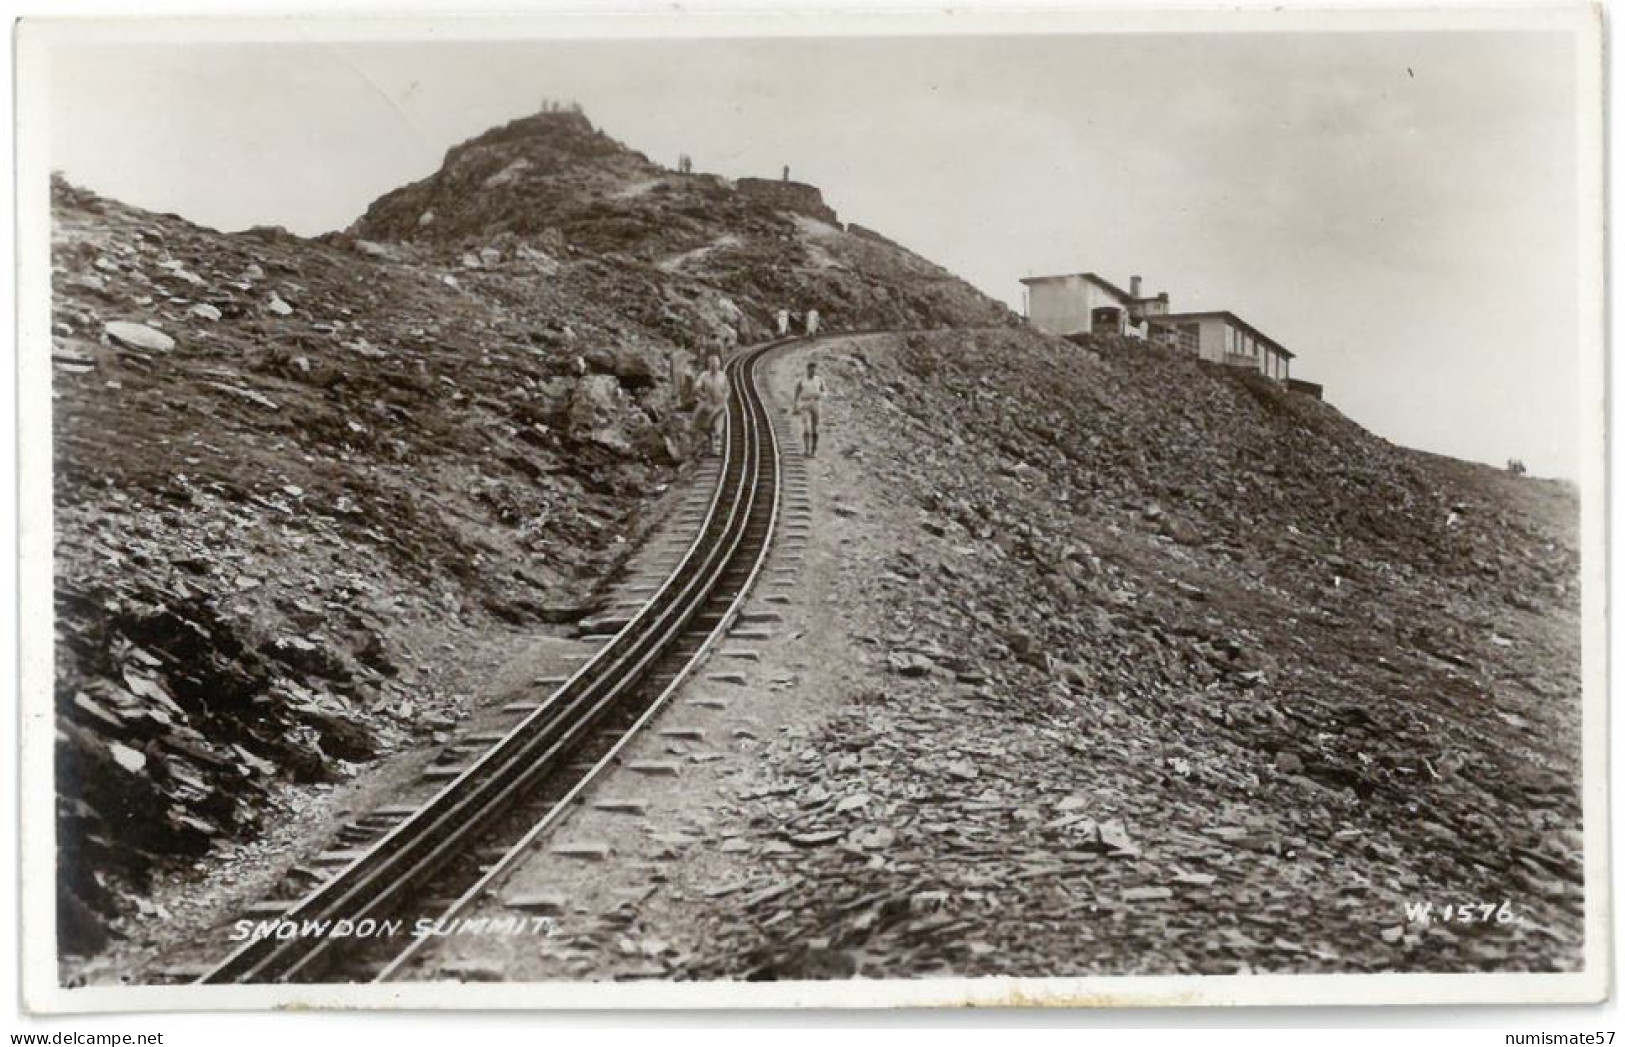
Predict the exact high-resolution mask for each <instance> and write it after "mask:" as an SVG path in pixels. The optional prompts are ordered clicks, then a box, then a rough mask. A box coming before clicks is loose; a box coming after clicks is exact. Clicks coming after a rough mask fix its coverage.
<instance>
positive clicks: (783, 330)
mask: <svg viewBox="0 0 1625 1047" xmlns="http://www.w3.org/2000/svg"><path fill="white" fill-rule="evenodd" d="M789 333H790V310H788V309H780V310H779V337H780V338H783V337H784V336H785V335H787V334H789Z"/></svg>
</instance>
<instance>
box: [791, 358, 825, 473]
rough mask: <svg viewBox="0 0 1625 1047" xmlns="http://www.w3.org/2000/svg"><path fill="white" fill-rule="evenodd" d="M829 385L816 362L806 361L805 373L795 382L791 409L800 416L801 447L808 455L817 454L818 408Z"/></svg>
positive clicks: (821, 404) (820, 406)
mask: <svg viewBox="0 0 1625 1047" xmlns="http://www.w3.org/2000/svg"><path fill="white" fill-rule="evenodd" d="M828 393H829V387H828V386H826V385H825V384H824V379H823V376H821V375H820V374H819V373H818V362H817V361H816V360H808V361H807V374H806V376H805V377H803V378H801V379H799V380H798V381H797V382H796V397H795V403H794V405H793V408H792V410H793V411H794V412H795V413H796V414H799V415H800V416H801V449H802V451H803V452H805V453H806V454H807V455H808V457H812V456H815V455H817V454H818V421H819V418H818V416H819V413H820V408H822V406H823V403H824V397H825V396H826V395H827V394H828Z"/></svg>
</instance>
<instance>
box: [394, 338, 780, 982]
mask: <svg viewBox="0 0 1625 1047" xmlns="http://www.w3.org/2000/svg"><path fill="white" fill-rule="evenodd" d="M764 355H765V352H764V353H758V354H755V355H753V356H752V357H751V358H749V359H748V360H746V361H744V362H743V363H741V365H740V366H739V367H738V368H737V369H736V375H738V376H739V377H737V378H736V381H740V382H743V383H747V384H748V383H752V382H754V370H755V367H756V365H757V364H758V363H759V362H760V361H761V359H762V357H763V356H764ZM747 372H748V373H747ZM745 402H746V403H747V405H748V407H747V410H750V411H753V412H755V413H756V414H757V415H758V416H759V419H760V421H759V423H758V424H759V427H760V428H759V431H760V432H763V433H765V434H766V441H767V442H768V444H769V449H770V451H771V453H770V454H769V455H767V456H766V457H765V458H764V459H763V461H765V462H766V463H768V464H769V465H770V466H771V469H770V470H769V471H768V477H767V478H766V479H765V481H764V477H763V476H762V474H761V473H759V474H758V476H757V485H758V488H761V487H763V486H765V487H766V488H767V490H766V492H765V494H766V496H767V498H768V499H769V501H768V504H767V520H766V523H765V527H764V533H763V535H762V539H761V545H760V547H759V548H758V549H757V550H756V551H755V554H754V556H752V558H751V562H750V565H749V568H750V573H749V575H748V576H747V577H746V578H745V580H744V582H743V583H742V584H740V585H739V586H737V587H736V588H735V589H734V591H733V593H732V599H731V601H730V602H729V604H728V607H727V608H726V610H724V611H723V612H722V614H721V616H720V618H719V619H718V621H717V624H716V625H715V626H714V627H713V628H712V629H711V630H710V632H708V633H707V634H706V636H705V638H704V640H703V641H702V642H701V644H700V646H699V647H698V648H697V649H696V650H695V651H694V653H693V654H692V655H690V656H689V657H688V658H687V659H686V660H685V661H684V664H683V665H682V666H681V667H679V668H678V669H677V671H676V672H675V673H674V675H673V676H672V679H671V681H670V682H669V683H667V684H666V686H665V687H664V688H662V689H661V691H660V693H659V694H658V695H657V696H656V697H655V698H654V699H653V700H652V701H650V703H649V704H648V706H647V707H646V708H645V709H644V711H643V713H642V714H641V715H640V716H639V717H638V718H637V720H636V721H635V722H634V723H632V724H631V725H630V726H629V727H627V728H626V730H625V731H624V732H623V733H622V734H621V736H620V737H619V738H617V739H616V741H615V743H614V745H613V746H611V747H610V749H609V750H608V751H607V752H605V753H604V754H603V755H602V756H601V757H599V759H598V760H597V762H595V763H594V764H593V765H592V766H591V767H590V768H588V769H587V770H586V771H585V772H584V773H583V774H582V775H581V776H580V777H579V778H578V779H577V780H576V782H575V783H574V784H573V785H572V786H571V787H570V788H569V790H568V791H566V792H565V794H564V795H563V796H561V797H560V798H559V799H557V800H556V801H554V803H553V805H552V806H551V807H550V808H549V810H548V811H547V813H546V814H545V815H543V816H542V817H541V818H540V819H538V820H537V821H536V822H535V824H533V825H532V826H531V828H530V829H529V830H528V831H527V832H526V833H525V835H524V836H522V837H521V838H520V839H519V840H518V841H516V842H515V843H514V844H513V845H512V846H511V847H509V848H508V850H507V851H506V852H505V853H504V854H503V855H502V856H501V857H500V858H499V859H497V861H496V862H494V863H493V864H492V865H491V867H490V868H488V869H487V870H486V871H485V872H484V873H483V874H482V875H481V876H480V878H479V879H478V881H476V882H475V883H474V884H473V885H472V886H470V887H469V888H468V889H467V890H465V891H464V892H463V893H462V894H461V895H460V896H458V897H457V898H456V899H455V900H454V901H453V902H452V903H451V904H450V905H448V906H446V907H445V908H444V909H443V910H442V911H441V913H440V915H439V916H438V917H437V918H436V919H437V922H438V923H441V924H445V923H446V922H447V921H451V920H455V919H456V918H457V917H459V916H461V915H462V914H464V913H465V912H467V911H468V910H469V909H470V908H472V907H473V906H474V904H475V903H476V902H478V901H479V899H480V898H482V897H484V896H485V895H487V894H489V893H490V892H491V891H492V890H493V889H494V888H495V887H496V886H497V885H498V883H499V882H500V881H501V880H502V879H503V878H504V877H506V875H507V874H508V872H509V871H511V870H512V869H513V867H514V866H515V865H517V864H518V863H519V862H520V861H521V860H522V859H523V858H524V857H525V856H526V855H527V854H529V853H530V852H531V850H532V848H534V847H535V845H536V843H537V841H538V840H540V839H541V838H542V837H543V836H545V835H546V834H547V833H548V832H550V831H551V830H552V829H553V827H554V826H555V825H557V824H558V822H559V821H561V820H562V819H563V818H564V817H565V815H567V814H569V813H570V811H571V809H572V808H573V807H574V806H575V804H576V803H578V802H580V800H581V798H582V794H583V793H585V792H586V790H587V789H588V788H590V787H591V786H592V785H593V784H594V783H595V782H596V781H597V780H598V778H599V777H600V776H602V775H603V773H604V772H605V771H607V770H609V768H610V767H612V766H614V765H615V764H617V763H618V762H619V761H620V758H621V753H622V751H623V750H624V749H625V748H626V747H627V746H628V745H629V744H631V742H632V741H633V739H635V738H636V737H637V736H638V734H639V733H640V732H641V731H642V730H643V728H644V727H645V726H647V725H648V723H649V721H651V720H653V719H654V718H655V717H656V716H657V715H659V713H660V712H661V711H662V710H663V709H664V708H665V707H666V705H667V704H668V703H669V702H670V700H671V699H672V697H673V696H674V695H675V694H676V693H677V692H678V691H679V690H680V689H681V688H682V686H683V684H684V683H685V682H686V681H687V679H688V677H689V676H690V675H691V674H692V673H693V672H694V670H695V669H697V668H698V667H699V665H700V664H701V663H702V662H703V661H704V660H705V658H706V656H707V655H708V654H709V653H710V651H711V649H712V648H713V647H714V646H715V645H716V644H717V643H718V642H719V641H720V640H721V639H722V638H723V637H724V636H725V635H726V634H727V630H728V628H729V627H730V625H731V624H732V622H733V620H734V619H735V617H736V616H737V615H738V612H739V609H740V607H741V605H742V604H743V603H744V602H745V599H746V597H747V596H748V595H749V593H750V591H751V589H752V587H753V586H754V585H755V583H756V580H757V578H758V577H759V576H760V574H761V571H762V568H763V566H764V565H765V564H766V562H767V554H768V551H769V549H770V548H771V546H772V540H773V533H774V531H775V529H776V528H777V524H778V518H779V515H780V511H781V504H782V499H783V474H782V471H781V470H780V469H779V467H778V456H779V444H778V434H777V432H776V431H775V430H774V427H773V423H772V420H771V418H770V417H769V415H768V412H767V408H766V407H765V405H763V403H762V401H761V397H760V396H759V395H753V396H747V397H746V399H745ZM758 497H760V495H759V496H758ZM758 504H759V503H758ZM714 596H715V594H713V597H714ZM433 940H434V939H433V938H432V937H430V936H423V937H414V938H412V940H411V941H410V942H409V943H408V944H407V946H406V948H405V949H403V950H401V951H400V952H399V953H398V954H396V956H395V957H394V958H393V959H392V960H391V961H390V962H389V963H388V964H386V965H385V966H384V968H383V969H382V970H380V971H379V973H378V974H377V976H376V977H375V978H374V979H373V980H374V981H378V982H384V981H391V980H394V979H395V978H397V977H399V976H400V975H401V974H402V973H403V972H404V970H405V968H406V965H407V964H408V963H410V962H411V961H412V960H413V959H414V958H415V957H416V956H417V955H418V953H419V952H420V951H421V950H422V949H424V948H425V947H426V946H427V945H428V943H429V942H431V941H433Z"/></svg>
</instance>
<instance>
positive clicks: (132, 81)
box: [49, 32, 1581, 477]
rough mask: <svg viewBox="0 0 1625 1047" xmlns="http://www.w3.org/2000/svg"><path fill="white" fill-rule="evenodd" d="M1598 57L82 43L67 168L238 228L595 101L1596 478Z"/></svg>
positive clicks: (59, 118)
mask: <svg viewBox="0 0 1625 1047" xmlns="http://www.w3.org/2000/svg"><path fill="white" fill-rule="evenodd" d="M1573 46H1574V42H1573V39H1572V38H1571V37H1569V36H1565V35H1561V34H1531V33H1518V34H1512V33H1493V34H1491V33H1475V34H1464V33H1440V32H1432V33H1408V34H1376V33H1336V34H1333V33H1325V34H1314V35H1286V34H1270V35H1259V34H1239V33H1225V34H1203V35H1168V34H1148V35H1091V36H1051V37H981V38H963V37H961V38H891V39H869V40H864V39H841V38H822V39H803V40H756V41H751V40H731V41H723V40H712V41H704V40H690V41H671V40H668V41H658V40H654V41H625V42H609V41H598V42H572V43H540V44H538V43H498V44H467V43H456V44H452V43H447V44H387V45H385V44H369V45H362V46H351V45H344V46H331V45H323V44H277V45H201V44H197V45H188V46H185V47H174V46H168V47H160V46H151V45H122V46H97V47H88V46H80V47H77V48H63V49H60V50H59V51H57V52H56V54H55V56H54V59H53V64H52V74H51V78H50V81H51V92H52V93H51V99H50V106H49V111H50V114H51V120H52V124H51V150H52V158H51V162H52V166H53V167H55V168H57V169H60V170H62V171H64V172H65V173H66V174H67V175H68V177H69V178H70V179H71V180H72V181H74V182H76V183H79V184H81V185H84V186H87V187H89V188H92V189H95V190H96V191H98V192H101V193H103V194H106V195H109V196H113V197H116V198H118V199H121V200H124V201H126V202H128V203H132V204H136V205H138V206H141V207H146V208H150V209H153V210H158V211H173V212H175V213H177V214H180V215H182V216H184V217H186V218H189V219H191V220H193V221H196V222H199V223H202V224H204V225H209V226H213V227H216V228H220V229H228V230H229V229H241V228H245V227H247V226H250V225H256V224H277V225H283V226H286V227H288V228H289V229H292V230H294V231H295V232H299V233H306V234H312V233H318V232H322V231H325V230H329V229H336V228H342V227H343V226H345V225H347V224H349V222H351V221H352V220H353V219H354V218H355V217H357V216H358V215H359V214H360V213H361V212H362V211H363V210H364V209H365V208H366V206H367V204H368V203H369V202H370V201H371V200H373V199H374V198H375V197H377V196H378V195H380V194H382V193H384V192H386V191H387V190H389V189H392V188H394V187H396V186H398V185H401V184H403V183H405V182H408V181H412V180H415V179H418V178H421V177H423V176H425V175H428V174H430V173H432V172H433V171H434V170H435V169H436V168H437V167H438V166H439V164H440V162H441V159H442V158H443V156H444V154H445V152H446V150H447V149H448V148H449V147H451V146H452V145H455V144H456V143H457V142H459V141H462V140H464V139H466V138H469V137H471V136H473V135H476V134H478V133H479V132H481V131H483V130H485V129H486V128H488V127H490V126H492V125H494V124H498V123H502V122H505V121H507V120H510V119H513V118H515V117H519V116H523V115H526V114H528V113H530V112H532V111H534V110H535V109H537V108H538V107H539V105H540V103H541V102H542V100H543V99H568V100H574V101H578V102H580V103H581V105H582V106H583V107H584V108H585V110H586V112H587V115H588V116H589V117H591V118H592V119H593V120H594V122H596V123H597V124H598V125H599V126H600V127H602V128H603V129H604V130H605V131H607V132H608V133H609V134H611V135H613V136H615V137H616V138H618V139H620V140H621V141H623V142H625V143H626V144H627V145H629V146H631V147H632V148H634V149H638V150H640V151H642V152H644V153H646V154H648V155H649V156H650V157H651V158H652V159H654V160H656V161H658V162H661V163H664V164H667V165H670V166H675V165H676V161H677V156H678V154H679V153H680V152H686V153H688V154H690V155H691V156H692V157H693V158H694V162H695V167H696V169H698V170H703V171H715V172H719V173H722V174H725V175H729V176H740V175H768V176H777V174H778V173H779V170H780V167H781V166H782V165H784V164H789V165H790V167H791V171H792V177H795V178H797V179H800V180H805V181H810V182H812V183H814V184H816V185H818V186H820V187H822V189H823V190H824V194H825V197H826V199H827V200H828V202H829V203H830V204H831V206H833V207H835V208H836V209H837V210H838V211H839V212H840V214H841V216H842V218H843V219H845V220H848V221H858V222H861V223H863V224H864V225H868V226H870V227H873V228H876V229H879V230H881V231H882V232H885V233H886V234H887V235H889V236H892V237H893V238H895V239H897V240H900V241H901V242H903V243H905V244H907V245H909V246H910V247H913V248H914V249H916V250H918V251H919V252H920V253H921V254H924V255H926V256H927V257H929V258H931V259H933V260H935V261H937V262H940V263H941V264H943V265H945V266H947V267H948V268H949V269H951V270H953V271H954V272H956V273H958V274H960V275H962V276H964V277H966V278H967V279H969V280H970V281H971V282H973V283H975V284H976V285H977V286H979V287H981V288H982V289H983V290H985V291H987V292H988V293H990V294H992V295H995V296H997V297H1000V298H1003V299H1005V300H1006V301H1008V302H1010V303H1011V304H1012V305H1013V306H1015V307H1017V308H1019V307H1020V303H1021V286H1020V284H1019V283H1018V282H1017V281H1018V280H1019V279H1020V277H1022V276H1026V275H1031V274H1042V273H1056V272H1077V271H1084V270H1093V271H1096V272H1099V273H1101V274H1102V275H1104V276H1106V277H1107V278H1109V279H1112V280H1114V281H1117V282H1119V283H1127V281H1128V278H1129V276H1130V275H1132V274H1140V275H1142V276H1143V277H1144V278H1145V282H1146V287H1147V289H1148V290H1149V291H1152V292H1155V291H1163V290H1166V291H1167V292H1169V294H1170V295H1171V296H1172V300H1173V305H1174V308H1176V309H1179V310H1188V309H1218V308H1223V309H1230V310H1232V311H1234V312H1236V313H1238V314H1240V315H1241V316H1242V317H1243V318H1245V319H1246V320H1248V321H1249V322H1251V323H1252V324H1253V325H1254V326H1256V327H1259V328H1261V329H1262V330H1263V331H1265V332H1266V333H1268V334H1269V335H1271V336H1272V337H1274V338H1275V339H1277V340H1278V341H1280V342H1282V343H1284V344H1285V345H1286V346H1287V347H1288V348H1290V349H1292V350H1293V351H1294V352H1296V353H1297V354H1298V359H1297V360H1296V361H1295V362H1294V374H1295V375H1296V376H1298V377H1302V378H1307V379H1310V380H1313V381H1318V382H1323V383H1325V385H1326V395H1327V399H1328V400H1330V401H1331V402H1332V403H1334V404H1336V405H1337V406H1339V407H1340V408H1342V409H1343V410H1344V411H1345V412H1346V413H1348V414H1349V415H1350V416H1352V417H1353V418H1354V419H1356V420H1357V421H1359V422H1361V423H1362V424H1364V425H1366V426H1367V427H1369V428H1371V429H1373V430H1375V431H1376V432H1377V433H1379V434H1381V435H1383V436H1385V437H1388V438H1389V439H1392V440H1395V441H1397V442H1399V443H1403V444H1407V445H1410V446H1415V447H1421V448H1426V449H1428V450H1434V451H1439V452H1442V453H1447V454H1454V455H1458V456H1461V457H1467V458H1475V459H1479V460H1483V461H1489V462H1493V463H1496V464H1500V463H1502V462H1504V461H1505V460H1506V459H1507V458H1508V457H1513V456H1516V457H1521V458H1523V459H1524V460H1525V461H1526V462H1527V463H1528V464H1529V466H1530V468H1531V469H1532V470H1533V471H1535V472H1539V473H1542V474H1547V475H1564V476H1570V477H1573V476H1576V475H1577V474H1578V472H1579V464H1578V463H1579V454H1580V446H1581V445H1580V430H1579V427H1578V423H1577V420H1576V410H1577V405H1578V387H1577V383H1578V381H1579V367H1578V354H1579V346H1580V336H1581V332H1580V330H1579V319H1578V316H1579V314H1578V309H1577V304H1576V303H1577V294H1576V280H1577V278H1578V272H1577V257H1578V252H1579V250H1580V245H1581V239H1580V231H1579V228H1578V220H1577V216H1576V211H1577V188H1576V187H1577V184H1578V180H1579V176H1580V174H1581V172H1580V171H1579V168H1578V163H1577V148H1578V145H1577V142H1576V112H1577V110H1576V104H1577V99H1576V90H1577V86H1576V78H1575V65H1576V62H1575V54H1574V51H1573Z"/></svg>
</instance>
